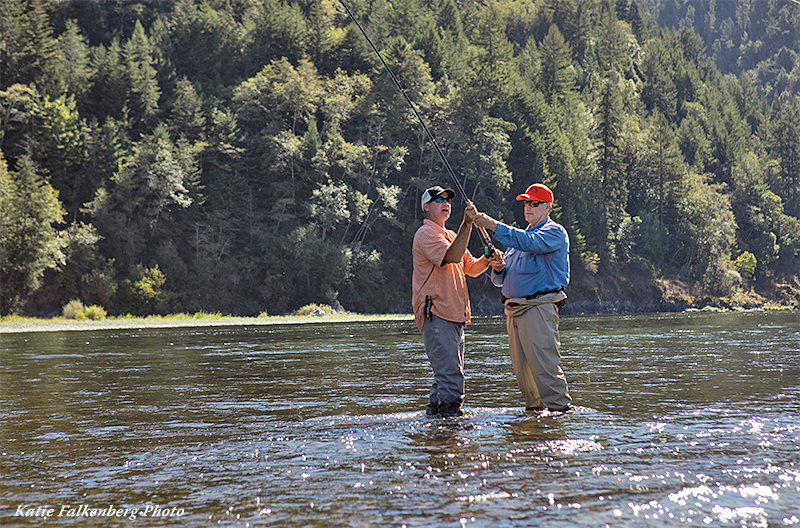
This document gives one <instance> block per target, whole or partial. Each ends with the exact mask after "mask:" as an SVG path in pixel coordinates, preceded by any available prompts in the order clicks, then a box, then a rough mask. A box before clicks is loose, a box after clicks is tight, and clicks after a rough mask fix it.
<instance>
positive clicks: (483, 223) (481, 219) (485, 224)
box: [473, 213, 500, 231]
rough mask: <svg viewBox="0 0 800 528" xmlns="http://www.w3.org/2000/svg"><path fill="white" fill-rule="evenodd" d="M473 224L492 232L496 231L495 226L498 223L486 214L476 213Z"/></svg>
mask: <svg viewBox="0 0 800 528" xmlns="http://www.w3.org/2000/svg"><path fill="white" fill-rule="evenodd" d="M473 222H474V223H475V225H476V226H477V227H482V228H484V229H491V230H492V231H497V224H499V223H500V222H498V221H497V220H495V219H494V218H492V217H491V216H489V215H487V214H486V213H478V214H477V215H476V216H475V219H474V220H473Z"/></svg>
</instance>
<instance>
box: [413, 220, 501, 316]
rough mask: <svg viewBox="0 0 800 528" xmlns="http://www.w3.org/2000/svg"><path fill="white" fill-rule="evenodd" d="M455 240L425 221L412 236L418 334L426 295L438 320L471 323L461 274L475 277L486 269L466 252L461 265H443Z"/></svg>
mask: <svg viewBox="0 0 800 528" xmlns="http://www.w3.org/2000/svg"><path fill="white" fill-rule="evenodd" d="M455 238H456V234H455V233H454V232H453V231H451V230H449V229H446V228H443V227H441V226H439V225H438V224H437V223H436V222H433V221H432V220H428V219H425V220H424V221H423V223H422V226H420V228H419V229H418V230H417V232H416V234H415V235H414V244H413V247H412V251H411V253H412V255H413V257H414V274H413V277H412V280H411V288H412V295H411V303H412V305H413V307H414V319H415V321H416V322H417V327H418V328H419V330H420V332H421V331H422V323H423V322H424V319H425V297H426V296H428V295H430V296H431V298H432V299H433V304H432V305H431V311H432V312H433V313H434V314H436V315H437V316H438V317H441V318H442V319H444V320H446V321H451V322H453V323H464V324H469V322H470V316H471V309H470V303H469V292H468V291H467V282H466V280H465V278H464V275H465V274H467V275H470V276H471V277H474V276H477V275H479V274H480V273H482V272H483V271H484V270H485V269H486V266H485V265H484V264H483V263H482V259H481V258H475V257H473V256H472V254H471V253H470V252H469V251H465V252H464V256H463V257H462V258H461V261H460V262H458V263H453V264H445V265H444V266H442V262H443V261H444V255H445V253H447V250H448V249H449V248H450V244H452V243H453V241H454V240H455Z"/></svg>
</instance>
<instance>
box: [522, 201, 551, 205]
mask: <svg viewBox="0 0 800 528" xmlns="http://www.w3.org/2000/svg"><path fill="white" fill-rule="evenodd" d="M522 203H523V204H525V205H527V206H528V207H539V206H540V205H542V204H546V203H548V202H546V201H544V200H540V201H538V202H533V201H531V200H525V201H523V202H522Z"/></svg>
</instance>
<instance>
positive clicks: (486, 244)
mask: <svg viewBox="0 0 800 528" xmlns="http://www.w3.org/2000/svg"><path fill="white" fill-rule="evenodd" d="M339 2H340V3H341V4H342V7H344V10H345V11H347V14H348V15H349V16H350V19H351V20H352V21H353V23H354V24H355V25H356V27H357V28H358V29H359V30H360V31H361V34H362V35H364V38H365V39H367V42H369V45H370V46H371V47H372V50H373V51H374V52H375V55H377V56H378V58H379V59H380V60H381V63H382V64H383V67H384V68H385V69H386V71H387V72H388V73H389V76H390V77H391V78H392V81H393V82H394V85H395V86H397V89H398V90H400V93H401V94H403V98H404V99H405V100H406V103H408V106H409V107H410V108H411V110H412V111H413V112H414V115H415V116H416V117H417V121H419V124H420V125H422V129H423V130H424V131H425V135H427V136H428V139H429V140H430V142H431V144H432V145H433V148H434V150H435V151H436V153H437V154H438V155H439V158H440V159H441V160H442V163H443V164H444V167H445V169H447V173H448V174H449V175H450V178H451V179H452V180H453V183H454V184H455V187H456V189H457V190H458V192H459V193H460V194H461V196H462V197H463V198H464V201H465V202H467V203H468V204H472V200H470V199H469V198H468V197H467V193H466V192H464V187H462V186H461V182H459V181H458V178H456V175H455V172H453V168H452V167H451V166H450V163H449V162H448V161H447V158H446V157H445V155H444V152H442V149H441V148H439V144H438V143H436V138H434V137H433V134H432V133H431V131H430V129H429V128H428V126H427V125H426V124H425V121H424V120H423V119H422V116H421V115H420V114H419V111H417V107H416V106H414V103H413V102H412V101H411V98H410V97H409V96H408V94H407V93H406V91H405V89H404V88H403V86H402V85H401V84H400V81H398V80H397V76H395V74H394V72H393V71H392V69H391V68H390V67H389V65H388V64H387V63H386V61H385V60H384V58H383V55H381V52H380V51H378V48H377V46H375V43H373V42H372V39H370V38H369V35H367V32H366V31H364V28H363V27H361V24H359V22H358V20H356V17H355V16H353V13H352V12H351V11H350V8H349V7H347V4H345V3H344V0H339ZM478 232H479V233H480V234H481V238H482V239H483V240H482V242H483V254H484V255H485V256H486V258H491V257H492V255H494V252H495V248H494V246H493V245H492V243H491V240H490V239H489V235H488V234H487V233H486V230H485V229H484V228H482V227H479V228H478Z"/></svg>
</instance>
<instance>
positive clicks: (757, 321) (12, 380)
mask: <svg viewBox="0 0 800 528" xmlns="http://www.w3.org/2000/svg"><path fill="white" fill-rule="evenodd" d="M561 340H562V356H563V357H562V362H561V365H562V367H563V369H564V372H565V374H566V376H567V379H568V382H569V386H570V392H571V394H572V396H573V399H574V403H575V404H576V408H575V410H574V411H572V412H568V413H564V414H551V413H548V412H545V413H543V414H542V413H526V412H525V410H524V402H523V400H522V397H521V394H520V393H519V391H518V389H517V387H516V383H515V381H514V376H513V373H512V369H511V363H510V360H509V358H508V352H507V344H506V333H505V323H504V321H503V319H500V318H479V319H477V320H475V321H474V322H473V324H472V325H470V326H469V327H468V330H467V354H466V370H467V376H468V379H467V396H466V402H465V405H466V409H467V411H468V412H467V415H466V416H465V417H463V418H457V419H447V420H442V419H428V418H426V417H425V414H424V408H425V404H426V400H427V393H428V389H429V386H430V383H431V377H432V374H431V370H430V367H429V365H428V362H427V358H426V356H425V353H424V349H423V346H422V338H421V336H420V335H419V332H418V331H417V330H416V327H415V326H414V323H413V321H391V322H387V321H382V322H368V323H336V324H331V323H314V324H298V325H264V326H238V327H205V328H169V329H152V328H150V329H141V330H106V331H71V332H38V333H5V334H0V475H1V476H2V479H0V525H4V526H32V525H36V526H39V525H55V526H104V527H105V526H137V527H145V526H165V525H173V526H195V527H201V526H304V527H398V528H400V527H404V526H405V527H437V528H438V527H462V526H463V527H500V528H503V527H530V526H547V527H548V528H553V527H555V528H560V527H563V528H567V527H570V528H572V527H606V526H608V527H613V528H619V527H623V528H624V527H674V526H711V527H717V526H745V527H765V528H766V527H782V526H796V527H800V350H799V349H800V316H798V313H797V312H796V311H795V312H767V313H765V312H744V313H740V312H736V313H680V314H649V315H631V316H574V317H565V318H563V319H562V321H561ZM134 518H135V519H134Z"/></svg>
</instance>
